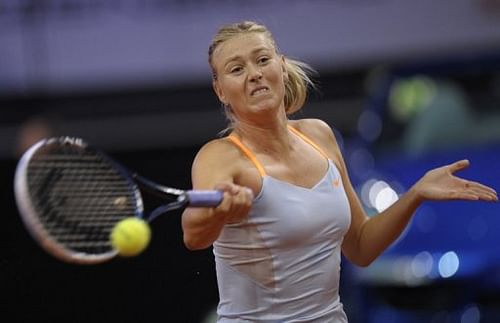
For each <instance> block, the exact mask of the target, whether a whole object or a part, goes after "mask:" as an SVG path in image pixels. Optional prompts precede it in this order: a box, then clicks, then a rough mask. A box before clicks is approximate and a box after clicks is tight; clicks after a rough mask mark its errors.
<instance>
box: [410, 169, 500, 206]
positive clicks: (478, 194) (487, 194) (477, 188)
mask: <svg viewBox="0 0 500 323" xmlns="http://www.w3.org/2000/svg"><path fill="white" fill-rule="evenodd" d="M469 164H470V163H469V161H468V160H460V161H457V162H455V163H453V164H450V165H446V166H443V167H439V168H435V169H433V170H430V171H429V172H427V173H426V174H425V175H424V177H422V178H421V179H420V180H419V181H418V182H417V183H416V184H415V185H414V186H413V189H414V190H415V191H416V192H417V196H419V198H420V199H422V200H472V201H475V200H484V201H498V196H497V192H496V191H495V190H494V189H492V188H491V187H488V186H486V185H483V184H481V183H478V182H474V181H469V180H466V179H463V178H460V177H457V176H455V175H454V173H455V172H457V171H459V170H462V169H465V168H467V167H468V166H469Z"/></svg>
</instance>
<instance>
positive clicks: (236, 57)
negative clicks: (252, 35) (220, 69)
mask: <svg viewBox="0 0 500 323" xmlns="http://www.w3.org/2000/svg"><path fill="white" fill-rule="evenodd" d="M265 50H270V49H269V48H267V47H258V48H256V49H254V50H253V51H252V52H251V53H250V54H251V55H255V54H256V53H258V52H261V51H265ZM240 58H241V56H240V55H234V56H231V57H229V59H228V60H227V61H226V62H225V63H224V67H226V66H227V65H228V64H229V63H231V62H233V61H236V60H238V59H240Z"/></svg>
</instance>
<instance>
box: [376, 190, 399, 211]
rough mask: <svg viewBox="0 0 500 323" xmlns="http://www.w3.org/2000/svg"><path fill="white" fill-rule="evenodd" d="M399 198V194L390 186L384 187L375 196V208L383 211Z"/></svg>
mask: <svg viewBox="0 0 500 323" xmlns="http://www.w3.org/2000/svg"><path fill="white" fill-rule="evenodd" d="M397 200H398V194H397V193H396V191H394V190H393V189H392V188H391V187H390V186H387V187H384V188H383V189H381V190H380V192H378V194H377V196H376V197H375V208H376V209H377V211H379V212H382V211H384V210H385V209H387V208H388V207H389V206H391V205H392V204H394V202H396V201H397Z"/></svg>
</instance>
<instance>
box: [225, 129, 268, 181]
mask: <svg viewBox="0 0 500 323" xmlns="http://www.w3.org/2000/svg"><path fill="white" fill-rule="evenodd" d="M228 139H229V140H231V141H232V142H233V143H234V144H235V145H236V146H238V148H240V149H241V151H242V152H243V153H244V154H245V155H246V156H247V158H248V159H250V161H251V162H252V163H253V164H254V165H255V167H256V168H257V170H258V171H259V174H260V176H262V177H264V176H266V171H265V170H264V167H262V164H261V163H260V162H259V161H258V160H257V158H256V157H255V155H254V154H253V153H252V152H251V151H250V149H248V148H247V147H246V146H245V145H243V143H242V142H241V140H240V139H239V138H238V137H236V136H235V135H233V134H230V135H229V136H228Z"/></svg>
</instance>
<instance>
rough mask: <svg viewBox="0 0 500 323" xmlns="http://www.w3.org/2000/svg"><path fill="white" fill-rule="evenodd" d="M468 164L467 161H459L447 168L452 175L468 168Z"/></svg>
mask: <svg viewBox="0 0 500 323" xmlns="http://www.w3.org/2000/svg"><path fill="white" fill-rule="evenodd" d="M469 165H470V162H469V161H468V160H467V159H462V160H459V161H457V162H455V163H453V164H450V165H448V168H449V169H450V171H451V172H452V173H454V172H457V171H459V170H462V169H465V168H467V167H469Z"/></svg>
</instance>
